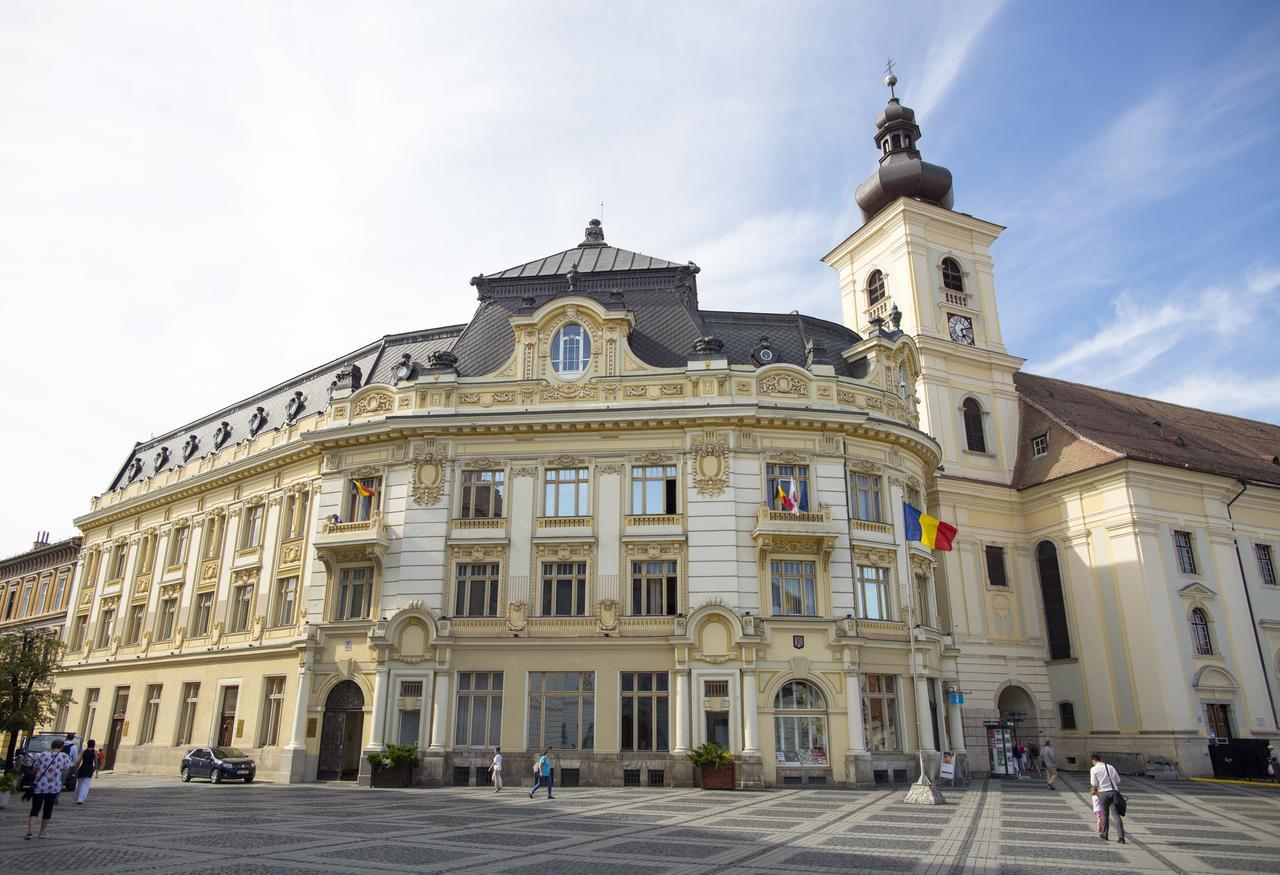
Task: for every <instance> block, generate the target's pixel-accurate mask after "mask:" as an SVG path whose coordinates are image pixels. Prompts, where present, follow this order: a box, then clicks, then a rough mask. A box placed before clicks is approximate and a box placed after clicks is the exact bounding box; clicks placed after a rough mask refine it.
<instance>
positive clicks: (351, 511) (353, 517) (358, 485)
mask: <svg viewBox="0 0 1280 875" xmlns="http://www.w3.org/2000/svg"><path fill="white" fill-rule="evenodd" d="M380 492H382V478H381V477H358V478H356V479H353V480H352V481H351V482H350V483H349V484H348V485H347V508H346V510H347V514H346V516H345V517H343V519H344V520H346V521H347V522H349V523H360V522H365V521H366V520H371V519H373V515H374V514H375V513H377V511H378V500H379V499H378V494H379V493H380Z"/></svg>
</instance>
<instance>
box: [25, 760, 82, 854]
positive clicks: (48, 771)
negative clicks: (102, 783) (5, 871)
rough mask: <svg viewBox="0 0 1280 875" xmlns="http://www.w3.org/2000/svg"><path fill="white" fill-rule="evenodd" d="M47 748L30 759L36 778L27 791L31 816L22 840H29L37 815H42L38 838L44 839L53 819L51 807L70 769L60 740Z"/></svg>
mask: <svg viewBox="0 0 1280 875" xmlns="http://www.w3.org/2000/svg"><path fill="white" fill-rule="evenodd" d="M49 748H50V749H49V750H42V751H40V753H38V754H36V755H35V756H33V757H32V758H31V761H32V764H33V765H34V766H35V770H36V776H35V778H34V779H33V780H32V782H31V790H30V791H29V792H30V794H31V814H30V815H28V817H27V834H26V835H25V836H23V838H28V839H29V838H31V831H32V830H33V829H35V826H36V815H38V814H39V815H42V816H41V818H40V838H45V837H46V836H47V835H48V834H49V819H50V818H51V817H53V806H54V804H55V803H57V801H58V794H59V793H61V792H62V782H63V780H64V776H65V775H66V773H67V770H68V769H70V768H71V757H69V756H67V755H66V754H65V753H63V752H62V739H61V738H55V739H54V740H53V744H51V745H49ZM22 798H24V799H25V798H27V797H26V796H23V797H22Z"/></svg>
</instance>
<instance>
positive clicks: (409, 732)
mask: <svg viewBox="0 0 1280 875" xmlns="http://www.w3.org/2000/svg"><path fill="white" fill-rule="evenodd" d="M398 710H399V712H400V724H399V727H398V728H397V730H396V743H397V744H404V745H408V746H410V747H417V746H418V739H419V737H420V736H421V734H422V681H401V682H400V707H399V709H398Z"/></svg>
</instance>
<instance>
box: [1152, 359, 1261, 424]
mask: <svg viewBox="0 0 1280 875" xmlns="http://www.w3.org/2000/svg"><path fill="white" fill-rule="evenodd" d="M1212 370H1213V371H1214V373H1213V374H1212V375H1206V374H1195V375H1192V376H1188V377H1184V378H1183V379H1181V380H1179V381H1177V382H1175V383H1169V384H1167V385H1164V386H1159V387H1157V388H1155V389H1153V390H1150V391H1148V393H1147V394H1149V395H1150V396H1151V397H1152V398H1159V399H1160V400H1161V401H1169V402H1171V403H1174V404H1182V405H1185V406H1187V407H1197V408H1200V409H1202V410H1217V411H1221V412H1224V413H1232V414H1235V415H1237V416H1248V415H1250V414H1255V415H1256V414H1265V413H1267V412H1270V411H1272V410H1274V409H1275V405H1276V398H1280V376H1270V377H1267V376H1262V377H1258V376H1249V375H1245V374H1233V373H1231V372H1230V371H1229V370H1228V371H1226V372H1225V373H1224V372H1222V370H1221V369H1218V368H1213V369H1212Z"/></svg>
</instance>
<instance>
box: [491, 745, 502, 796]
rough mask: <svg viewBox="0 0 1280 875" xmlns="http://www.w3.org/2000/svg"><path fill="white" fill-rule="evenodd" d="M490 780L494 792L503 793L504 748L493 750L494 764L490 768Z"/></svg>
mask: <svg viewBox="0 0 1280 875" xmlns="http://www.w3.org/2000/svg"><path fill="white" fill-rule="evenodd" d="M489 778H490V780H491V781H492V782H493V792H495V793H501V792H502V748H500V747H495V748H494V749H493V764H492V765H490V766H489Z"/></svg>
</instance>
